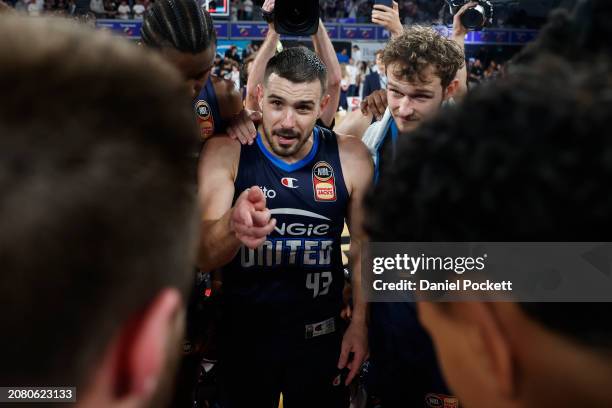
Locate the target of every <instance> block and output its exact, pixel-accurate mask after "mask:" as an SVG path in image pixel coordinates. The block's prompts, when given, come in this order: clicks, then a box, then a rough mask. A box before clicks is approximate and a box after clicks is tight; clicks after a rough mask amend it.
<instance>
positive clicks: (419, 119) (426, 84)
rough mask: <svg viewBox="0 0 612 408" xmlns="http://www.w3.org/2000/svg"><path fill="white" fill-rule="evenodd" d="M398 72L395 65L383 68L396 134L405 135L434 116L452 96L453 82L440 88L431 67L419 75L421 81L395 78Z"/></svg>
mask: <svg viewBox="0 0 612 408" xmlns="http://www.w3.org/2000/svg"><path fill="white" fill-rule="evenodd" d="M398 71H399V72H401V66H400V65H399V64H398V63H392V64H390V65H389V67H387V78H388V82H387V100H388V102H389V109H390V110H391V115H392V116H393V119H394V120H395V124H396V125H397V128H398V130H399V132H400V133H402V134H405V133H410V132H412V131H414V130H415V129H417V128H418V127H419V126H420V125H421V123H423V121H424V120H427V119H430V118H432V117H433V116H435V115H436V114H437V113H438V111H439V110H440V107H441V106H442V102H444V101H445V100H446V99H448V98H450V97H451V96H452V95H453V94H454V92H455V90H456V88H457V80H454V81H453V82H452V83H451V84H450V85H449V86H448V87H447V88H446V89H444V88H442V84H441V79H440V77H439V76H438V75H436V74H435V71H434V69H433V67H431V66H430V67H428V68H427V69H426V70H425V72H423V75H422V78H414V79H413V80H412V81H409V80H408V79H406V78H404V77H402V76H401V75H398V73H399V72H398Z"/></svg>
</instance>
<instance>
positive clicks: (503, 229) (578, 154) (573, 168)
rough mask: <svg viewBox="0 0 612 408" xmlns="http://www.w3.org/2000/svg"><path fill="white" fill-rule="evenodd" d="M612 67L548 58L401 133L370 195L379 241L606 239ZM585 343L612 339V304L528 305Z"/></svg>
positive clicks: (611, 179) (610, 204)
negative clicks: (388, 166)
mask: <svg viewBox="0 0 612 408" xmlns="http://www.w3.org/2000/svg"><path fill="white" fill-rule="evenodd" d="M611 91H612V74H611V71H610V65H609V64H607V63H606V64H603V65H598V66H593V67H591V68H583V70H577V69H576V68H575V67H572V66H570V65H569V64H568V63H567V62H565V61H561V60H559V59H552V58H546V59H545V60H544V61H541V62H539V63H537V64H534V66H533V67H523V69H522V70H520V71H518V72H516V73H515V74H514V75H512V76H511V77H510V78H508V79H507V80H500V81H495V82H494V83H492V84H490V85H485V86H482V87H479V88H478V89H476V90H475V91H474V92H473V93H470V94H469V95H468V96H467V97H466V99H465V101H464V102H463V103H462V104H461V105H460V106H459V107H458V109H456V110H451V111H448V112H445V114H444V115H439V116H438V117H437V118H436V119H435V120H433V121H432V122H429V123H425V124H423V126H421V127H420V128H419V129H418V130H417V131H415V132H414V134H411V135H410V137H409V138H400V140H399V141H398V147H397V149H398V150H397V157H398V158H401V160H396V162H395V164H394V166H393V167H392V168H391V169H389V170H388V173H387V177H386V178H383V179H381V181H380V184H378V185H377V186H376V188H375V189H374V190H373V191H372V192H370V194H369V195H368V197H367V198H366V207H367V212H368V214H369V215H370V217H369V219H368V222H367V225H366V230H367V231H368V233H369V235H370V237H371V239H372V241H396V242H402V241H406V242H435V241H441V242H463V241H465V242H485V241H490V242H512V241H517V242H520V241H523V242H525V241H526V242H533V241H544V242H547V241H555V242H556V241H566V242H576V241H587V242H606V241H608V239H607V238H609V237H610V228H611V227H612V213H611V209H612V195H610V194H607V193H606V192H607V190H609V188H610V185H611V184H612V166H611V165H610V157H611V154H612V153H611V152H612V139H611V138H610V132H609V116H610V112H612V98H610V93H611ZM522 307H523V310H525V311H526V312H527V313H528V315H529V316H531V317H532V318H534V319H536V320H538V321H539V322H541V323H542V324H544V325H545V326H546V327H549V328H551V329H553V330H556V331H558V332H560V333H563V334H564V335H566V336H569V337H573V338H575V339H578V340H580V341H582V342H583V343H585V344H589V345H593V346H604V347H608V348H610V347H612V324H611V320H610V319H603V320H602V319H599V320H598V322H597V324H593V321H592V320H591V319H589V318H585V316H595V315H597V316H608V315H610V313H611V312H612V303H606V304H596V303H595V304H586V303H573V304H569V305H563V304H548V305H541V304H537V303H536V304H524V305H522Z"/></svg>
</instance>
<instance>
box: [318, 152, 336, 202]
mask: <svg viewBox="0 0 612 408" xmlns="http://www.w3.org/2000/svg"><path fill="white" fill-rule="evenodd" d="M312 188H313V190H314V199H315V201H336V182H335V179H334V169H333V167H332V166H331V165H330V164H329V163H327V162H324V161H320V162H318V163H317V164H315V165H314V167H313V168H312Z"/></svg>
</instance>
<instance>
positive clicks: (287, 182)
mask: <svg viewBox="0 0 612 408" xmlns="http://www.w3.org/2000/svg"><path fill="white" fill-rule="evenodd" d="M296 182H297V179H294V178H291V177H283V178H282V179H281V184H282V185H283V186H285V187H288V188H298V187H299V186H298V185H296V184H295V183H296Z"/></svg>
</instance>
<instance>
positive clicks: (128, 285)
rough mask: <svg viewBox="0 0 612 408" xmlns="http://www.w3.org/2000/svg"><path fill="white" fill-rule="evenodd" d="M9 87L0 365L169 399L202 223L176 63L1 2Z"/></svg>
mask: <svg viewBox="0 0 612 408" xmlns="http://www.w3.org/2000/svg"><path fill="white" fill-rule="evenodd" d="M0 89H2V98H1V99H0V134H1V135H2V137H1V138H0V156H1V157H2V158H1V159H0V195H1V196H2V200H0V225H1V226H2V228H0V264H1V265H2V270H1V271H0V299H2V301H1V302H2V311H0V314H1V318H0V320H1V321H2V322H3V330H2V336H0V360H1V361H2V364H1V365H0V366H1V368H0V378H3V379H4V380H3V382H4V383H5V384H7V385H11V386H43V387H48V386H74V387H77V388H78V395H77V403H78V406H96V407H113V406H121V407H143V406H157V405H159V406H164V403H165V401H166V396H167V394H168V393H169V390H168V389H169V386H170V381H169V379H170V378H172V377H173V376H172V374H173V371H174V368H173V367H174V366H175V362H176V360H177V356H178V351H179V344H180V339H181V338H182V331H183V319H182V316H183V296H184V294H185V291H186V289H187V288H188V286H189V283H190V282H191V279H190V273H191V269H190V266H191V265H192V262H193V260H194V254H195V246H196V235H195V233H194V227H195V226H197V221H196V220H197V218H196V217H195V215H196V212H195V207H196V206H195V191H193V188H192V186H193V185H194V174H195V171H194V166H195V163H194V162H193V160H192V159H191V158H190V152H191V150H192V149H193V146H194V143H196V141H197V129H196V128H195V124H194V122H193V117H192V112H191V110H190V109H189V103H188V102H189V99H188V98H189V97H188V95H187V94H186V93H185V92H184V86H183V85H182V82H181V78H180V75H179V73H178V72H176V70H175V69H174V68H172V67H171V66H170V65H168V64H167V63H166V62H164V60H163V59H162V58H161V57H158V56H155V55H152V54H151V53H149V52H148V51H146V50H144V49H140V48H138V47H137V46H135V45H132V44H129V43H128V42H127V41H125V40H122V39H119V38H114V37H111V36H110V35H109V34H104V33H101V32H93V31H89V30H87V29H85V28H83V27H77V26H76V24H75V23H69V22H67V21H53V20H48V19H46V18H39V19H28V18H21V17H15V16H0ZM177 100H178V101H180V100H185V103H168V101H177ZM194 221H195V222H194Z"/></svg>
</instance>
